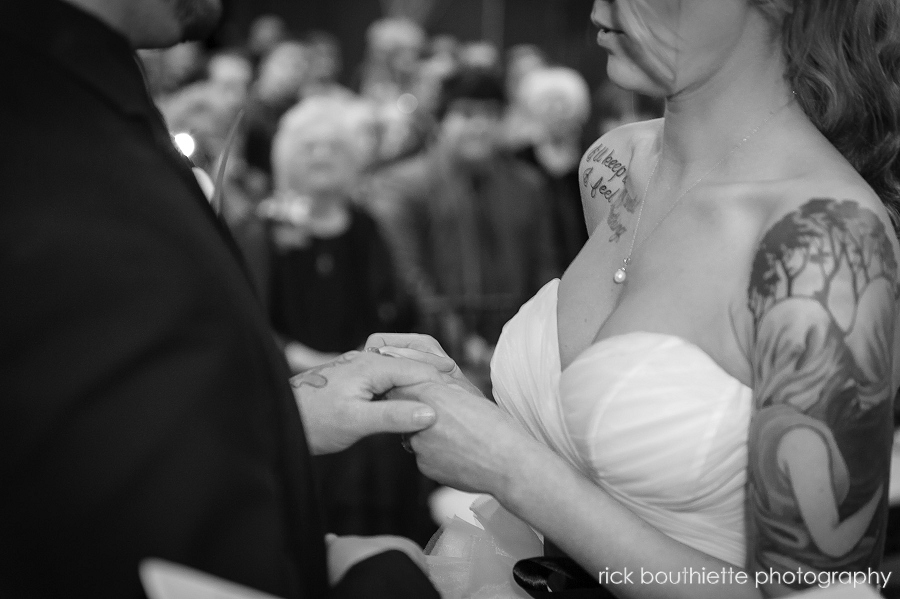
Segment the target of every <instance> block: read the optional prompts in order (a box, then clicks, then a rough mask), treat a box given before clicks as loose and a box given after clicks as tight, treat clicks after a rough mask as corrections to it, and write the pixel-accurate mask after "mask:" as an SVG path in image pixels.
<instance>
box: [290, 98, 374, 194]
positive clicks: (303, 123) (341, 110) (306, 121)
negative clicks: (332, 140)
mask: <svg viewBox="0 0 900 599" xmlns="http://www.w3.org/2000/svg"><path fill="white" fill-rule="evenodd" d="M323 125H324V126H328V127H331V129H330V130H332V131H334V135H335V137H336V138H340V139H343V140H344V141H346V142H347V144H348V147H349V148H350V149H351V150H352V151H353V152H354V154H355V155H356V156H357V158H358V159H359V161H360V163H362V164H363V165H364V164H365V163H366V161H367V160H368V159H369V158H371V155H372V149H373V144H374V138H373V127H374V115H373V110H372V107H371V105H370V104H368V103H367V102H364V101H363V100H361V99H359V98H357V97H355V96H348V95H327V96H313V97H310V98H307V99H305V100H302V101H301V102H299V103H298V104H296V105H295V106H294V107H293V108H291V109H290V110H288V111H287V112H286V113H285V114H284V116H283V117H282V118H281V121H280V122H279V124H278V131H277V133H276V134H275V138H274V139H273V141H272V171H273V175H274V178H275V183H276V186H277V185H278V183H282V182H284V181H285V180H286V179H285V175H286V173H285V172H283V171H284V169H285V168H286V165H288V164H290V160H291V157H292V156H293V155H294V152H295V151H296V145H297V142H298V141H302V140H303V135H304V132H305V131H307V130H309V129H311V128H313V127H316V128H318V127H321V126H323Z"/></svg>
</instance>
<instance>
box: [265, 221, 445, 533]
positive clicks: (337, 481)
mask: <svg viewBox="0 0 900 599" xmlns="http://www.w3.org/2000/svg"><path fill="white" fill-rule="evenodd" d="M271 272H272V282H271V286H270V288H271V294H270V295H271V311H272V322H273V325H274V327H275V329H276V331H278V333H279V334H280V335H282V336H283V337H285V338H287V339H292V340H295V341H299V342H301V343H303V344H304V345H307V346H308V347H311V348H313V349H315V350H318V351H322V352H345V351H349V350H352V349H359V348H360V347H361V346H362V345H363V344H364V343H365V341H366V338H367V337H368V336H369V335H370V334H372V333H376V332H400V331H407V330H409V327H410V326H411V324H412V318H411V314H410V305H411V304H410V301H407V300H405V299H404V296H403V294H402V293H400V291H399V285H398V284H397V275H396V272H395V270H394V266H393V261H392V259H391V255H390V252H389V250H388V247H387V245H386V243H385V241H384V240H383V238H382V236H381V233H380V232H379V229H378V227H377V225H376V224H375V222H374V220H373V219H372V217H370V216H369V215H368V213H366V212H365V211H363V210H362V209H360V208H356V207H354V208H352V209H351V220H350V226H349V228H348V229H347V231H345V232H344V233H343V234H341V235H339V236H337V237H334V238H329V239H318V238H312V239H311V240H310V242H309V245H308V246H307V247H305V248H302V249H292V250H290V251H281V252H279V251H277V250H275V249H274V248H273V250H272V267H271ZM313 467H314V471H315V474H316V480H317V482H318V486H319V489H320V492H321V494H322V500H323V501H322V503H323V512H324V514H325V525H326V528H327V530H328V531H330V532H335V533H337V534H361V535H372V534H397V535H403V536H407V537H410V538H413V539H414V540H416V541H418V542H419V543H420V544H423V545H424V544H425V543H426V542H427V541H428V539H429V537H430V536H431V534H432V533H433V532H434V530H435V528H436V525H435V524H434V523H433V522H432V521H431V519H430V516H429V515H428V512H427V507H426V506H427V504H426V500H427V492H428V491H429V490H430V489H431V488H432V485H431V484H430V483H429V482H428V481H427V480H426V479H424V477H422V476H421V475H420V474H419V472H418V468H417V467H416V460H415V457H414V456H413V455H411V454H409V453H407V452H405V451H403V449H402V447H401V444H400V437H399V435H375V436H373V437H369V438H367V439H363V440H362V441H360V442H358V443H357V444H356V445H354V446H353V447H351V448H349V449H347V450H345V451H343V452H340V453H338V454H333V455H324V456H316V457H314V458H313Z"/></svg>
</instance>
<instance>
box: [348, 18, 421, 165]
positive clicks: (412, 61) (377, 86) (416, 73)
mask: <svg viewBox="0 0 900 599" xmlns="http://www.w3.org/2000/svg"><path fill="white" fill-rule="evenodd" d="M425 44H426V36H425V31H424V30H423V29H422V28H421V27H420V26H419V25H417V24H416V23H415V22H413V21H411V20H409V19H406V18H400V17H390V18H384V19H381V20H378V21H375V22H374V23H372V24H371V25H370V26H369V28H368V30H367V32H366V58H365V62H364V63H363V65H362V67H361V70H360V73H359V78H360V84H359V89H360V93H361V94H362V95H363V96H364V97H365V98H367V99H368V100H370V101H371V102H372V103H373V105H374V110H375V113H376V125H377V131H378V136H379V142H378V148H377V156H376V159H377V162H378V164H387V163H391V162H394V161H397V160H399V159H402V158H405V157H408V156H410V155H412V154H415V153H417V152H418V151H420V150H421V149H422V147H423V146H424V143H425V141H426V138H427V133H428V132H429V131H430V129H431V126H432V123H431V121H430V120H429V119H430V116H429V114H428V112H427V110H425V109H424V107H423V105H422V98H420V94H421V90H420V82H421V78H420V74H421V72H422V71H421V67H422V65H423V62H422V57H423V53H424V50H425Z"/></svg>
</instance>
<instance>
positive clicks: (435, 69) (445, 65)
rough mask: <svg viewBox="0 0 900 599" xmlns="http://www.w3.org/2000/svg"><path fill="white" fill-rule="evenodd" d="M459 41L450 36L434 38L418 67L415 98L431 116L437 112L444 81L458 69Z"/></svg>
mask: <svg viewBox="0 0 900 599" xmlns="http://www.w3.org/2000/svg"><path fill="white" fill-rule="evenodd" d="M460 45H461V44H460V43H459V40H458V39H456V38H455V37H453V36H452V35H438V36H435V37H434V38H433V39H432V40H431V42H430V45H429V46H430V47H429V51H428V55H427V56H426V57H425V58H424V59H423V60H422V62H421V64H420V66H419V75H418V82H417V84H416V92H415V95H416V98H417V99H418V100H419V106H420V107H421V108H422V110H423V111H425V112H427V113H429V114H433V113H434V111H435V110H437V103H438V100H439V98H440V92H441V87H442V86H443V84H444V81H445V80H446V79H447V78H448V77H450V75H452V74H453V73H455V72H456V70H457V69H458V68H459V63H460V60H459V49H460Z"/></svg>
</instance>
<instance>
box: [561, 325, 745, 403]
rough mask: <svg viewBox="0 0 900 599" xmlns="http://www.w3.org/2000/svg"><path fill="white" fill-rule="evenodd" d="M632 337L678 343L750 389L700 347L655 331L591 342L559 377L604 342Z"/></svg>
mask: <svg viewBox="0 0 900 599" xmlns="http://www.w3.org/2000/svg"><path fill="white" fill-rule="evenodd" d="M634 335H644V336H650V337H660V338H663V339H671V340H674V341H677V342H679V343H680V344H681V345H682V346H685V347H687V348H689V349H691V350H693V351H694V352H695V353H698V354H700V355H701V356H703V358H704V359H706V360H707V361H708V362H711V363H712V364H714V365H715V367H716V369H718V370H719V371H721V372H722V373H723V374H725V375H726V376H728V377H729V378H731V379H733V380H735V381H737V382H738V383H740V384H741V386H742V387H746V388H747V389H749V388H750V387H749V386H748V385H745V384H744V383H743V382H742V381H741V380H740V379H739V378H737V377H736V376H734V375H733V374H731V373H730V372H728V371H727V370H725V369H724V368H722V365H721V364H719V363H718V362H717V361H716V360H715V359H714V358H713V357H712V356H711V355H709V354H708V353H707V352H706V350H704V349H703V348H702V347H700V346H699V345H697V344H696V343H694V342H693V341H689V340H687V339H685V338H684V337H681V336H679V335H675V334H673V333H658V332H655V331H626V332H624V333H616V334H615V335H610V336H609V337H604V338H603V339H599V340H597V341H594V342H592V343H591V344H590V345H588V346H587V347H586V348H584V349H583V350H582V351H581V352H580V353H579V354H578V355H577V356H575V359H574V360H572V361H571V362H570V363H569V365H568V366H566V367H565V368H563V369H561V370H560V376H562V375H563V374H565V372H566V371H567V370H569V369H570V368H571V367H572V365H574V364H575V363H577V362H580V361H581V360H582V359H584V358H585V356H586V355H587V354H589V353H591V352H592V351H594V350H595V349H596V348H598V347H601V346H603V345H604V344H606V342H608V341H614V340H618V339H620V338H623V337H631V336H634Z"/></svg>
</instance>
